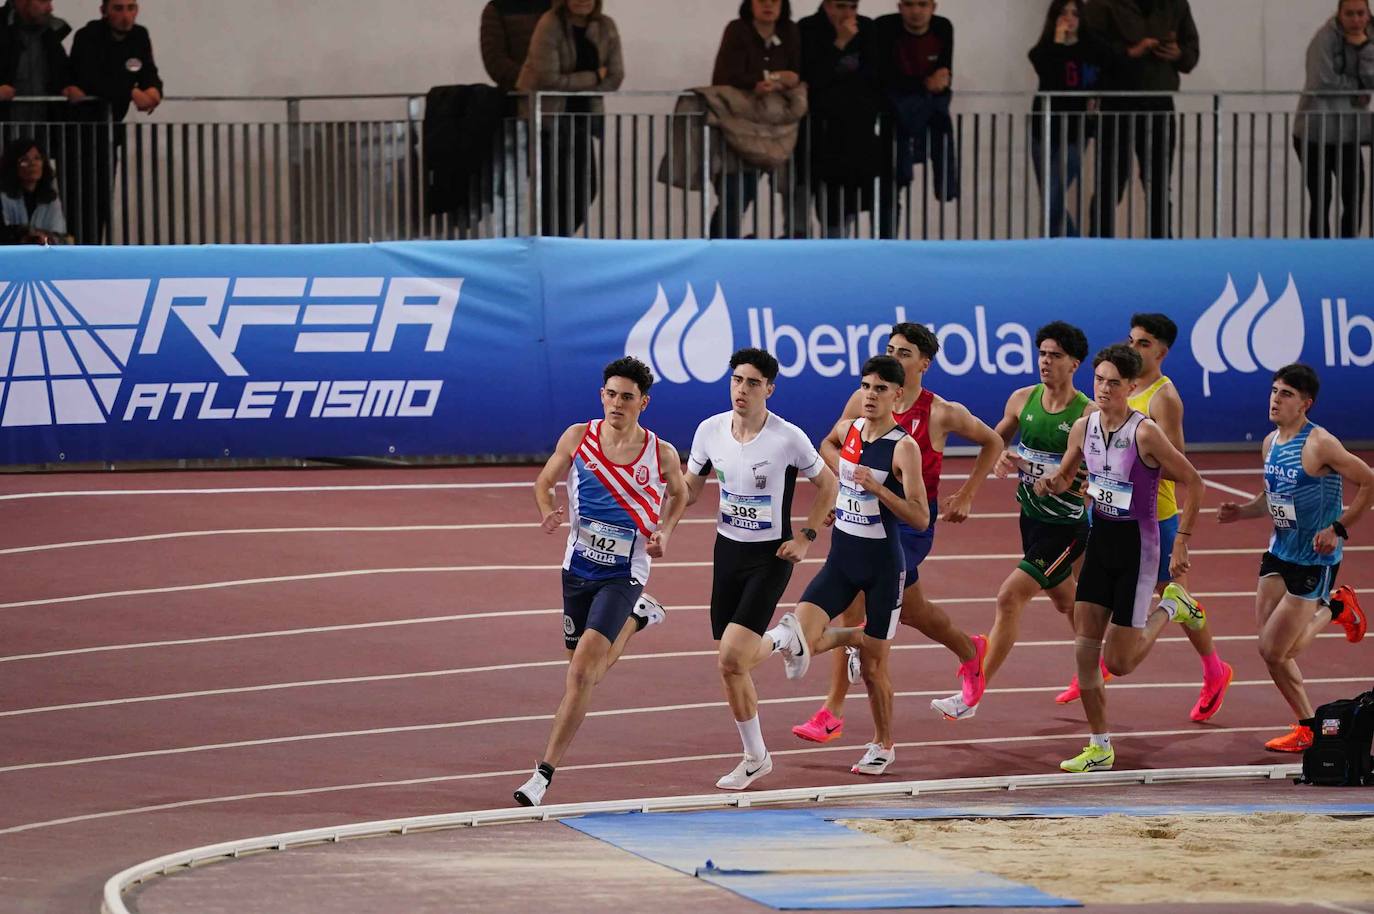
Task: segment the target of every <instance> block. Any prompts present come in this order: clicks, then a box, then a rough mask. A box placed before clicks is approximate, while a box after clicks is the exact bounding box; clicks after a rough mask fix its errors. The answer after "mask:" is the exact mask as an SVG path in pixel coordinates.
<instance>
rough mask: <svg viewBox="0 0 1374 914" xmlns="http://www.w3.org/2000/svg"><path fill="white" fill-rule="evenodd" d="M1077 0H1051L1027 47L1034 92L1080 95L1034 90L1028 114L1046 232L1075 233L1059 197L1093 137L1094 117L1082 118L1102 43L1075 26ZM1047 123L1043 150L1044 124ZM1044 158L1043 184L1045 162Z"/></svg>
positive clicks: (1079, 11) (1098, 71) (1097, 74)
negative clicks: (1046, 219) (1032, 42)
mask: <svg viewBox="0 0 1374 914" xmlns="http://www.w3.org/2000/svg"><path fill="white" fill-rule="evenodd" d="M1082 21H1083V0H1053V2H1052V3H1051V4H1050V8H1049V12H1047V13H1046V14H1045V27H1044V28H1043V29H1042V30H1041V32H1040V40H1039V41H1038V42H1037V43H1036V45H1035V47H1033V48H1031V50H1030V61H1031V64H1032V66H1034V67H1035V73H1036V76H1037V77H1039V87H1038V88H1039V91H1040V92H1056V93H1059V92H1074V93H1082V94H1081V95H1072V96H1064V95H1056V96H1053V97H1046V96H1043V95H1037V96H1036V97H1035V105H1034V108H1033V111H1034V115H1033V116H1032V118H1031V125H1030V138H1031V164H1032V165H1034V166H1035V177H1036V180H1038V181H1039V182H1040V188H1041V193H1042V194H1043V193H1048V194H1049V225H1048V226H1046V228H1047V232H1046V234H1048V235H1050V236H1052V237H1060V236H1064V235H1067V236H1069V237H1071V238H1077V237H1078V234H1079V232H1078V223H1077V221H1076V220H1075V219H1074V217H1073V215H1072V214H1071V213H1069V212H1068V210H1067V209H1066V207H1065V205H1064V200H1065V197H1066V196H1067V195H1068V193H1069V191H1070V190H1071V189H1072V188H1073V185H1074V184H1075V183H1077V182H1078V178H1079V176H1080V175H1081V174H1082V170H1083V152H1084V150H1085V149H1086V148H1087V144H1088V141H1089V140H1090V139H1091V138H1092V137H1093V135H1094V133H1095V132H1096V131H1095V128H1096V121H1094V120H1092V119H1090V118H1089V117H1088V114H1087V112H1088V111H1089V110H1090V106H1092V105H1094V103H1095V100H1094V99H1093V97H1092V95H1091V92H1092V90H1093V89H1095V88H1097V86H1098V84H1099V83H1100V82H1101V76H1102V67H1103V65H1104V63H1105V62H1106V60H1107V53H1108V52H1107V48H1106V47H1105V46H1104V45H1103V44H1102V43H1101V42H1100V41H1098V40H1097V38H1096V37H1095V36H1093V35H1092V34H1090V33H1088V32H1086V31H1084V30H1083V29H1082V28H1081V23H1082ZM1047 124H1048V127H1049V144H1048V149H1047V148H1046V143H1045V128H1046V125H1047ZM1047 157H1048V159H1049V163H1048V164H1049V182H1048V189H1046V181H1045V165H1046V158H1047Z"/></svg>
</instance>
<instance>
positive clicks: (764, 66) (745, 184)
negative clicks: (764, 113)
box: [711, 0, 805, 238]
mask: <svg viewBox="0 0 1374 914" xmlns="http://www.w3.org/2000/svg"><path fill="white" fill-rule="evenodd" d="M801 67H802V51H801V32H800V31H799V30H798V29H797V24H796V23H795V22H793V21H792V4H791V0H742V2H741V3H740V6H739V18H737V19H734V20H733V21H731V22H730V24H729V25H727V26H726V27H725V33H724V34H723V35H722V36H721V39H720V47H719V48H718V49H717V51H716V63H715V67H714V68H713V69H712V71H711V85H712V86H730V87H733V88H735V89H739V90H741V91H743V92H749V93H751V94H752V95H753V96H754V97H755V98H759V99H762V98H764V97H766V96H770V95H774V94H778V93H785V92H789V91H791V90H795V89H797V88H799V87H800V86H801V83H802V78H801ZM714 154H717V153H715V152H714V151H713V155H714ZM718 155H720V156H721V157H722V158H723V157H724V150H723V149H722V150H721V151H720V153H718ZM759 176H760V172H759V169H758V168H757V167H754V166H751V165H749V164H747V162H741V163H740V166H739V168H738V169H736V170H735V171H734V173H722V174H720V175H718V176H717V177H716V179H715V184H716V193H717V194H718V196H719V200H718V201H717V203H716V211H715V213H714V214H713V215H712V216H711V237H712V238H738V237H739V236H740V223H741V221H742V220H743V217H744V211H745V210H747V209H748V208H749V206H750V204H752V203H753V202H754V201H755V199H756V198H757V197H758V193H759ZM775 180H776V181H778V182H779V183H782V184H783V185H784V187H785V188H786V190H785V193H787V194H788V195H792V187H791V184H792V182H791V180H790V179H789V180H786V181H784V180H782V179H780V178H776V177H775ZM795 202H796V200H795V198H794V199H793V200H789V201H787V203H788V204H789V206H788V207H787V214H788V217H787V223H788V224H787V228H786V233H787V234H789V235H790V234H792V233H793V232H794V231H798V232H799V233H800V227H799V226H795V225H794V219H793V217H792V213H793V211H794V207H793V206H792V205H791V204H795ZM800 210H801V212H802V213H804V212H805V200H804V199H803V200H802V201H801V206H800ZM755 221H758V220H757V215H756V217H755Z"/></svg>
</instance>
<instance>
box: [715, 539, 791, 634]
mask: <svg viewBox="0 0 1374 914" xmlns="http://www.w3.org/2000/svg"><path fill="white" fill-rule="evenodd" d="M781 545H782V540H769V541H766V542H761V543H741V542H739V541H738V540H732V539H730V538H729V537H728V536H721V535H720V534H719V533H717V534H716V548H715V556H714V566H715V571H714V574H713V577H712V579H711V637H713V638H715V639H716V640H717V641H719V640H720V639H721V636H722V635H724V634H725V626H727V625H729V624H730V623H732V622H733V623H734V624H735V625H742V626H744V627H745V628H747V629H749V630H750V631H751V632H753V633H754V634H756V635H762V634H763V633H764V632H765V631H767V630H768V626H769V625H771V624H772V623H773V612H774V610H776V609H777V608H778V601H779V600H781V599H782V594H783V591H785V590H786V589H787V582H788V581H790V580H792V563H791V562H789V561H787V560H786V559H780V558H778V548H779V547H780V546H781Z"/></svg>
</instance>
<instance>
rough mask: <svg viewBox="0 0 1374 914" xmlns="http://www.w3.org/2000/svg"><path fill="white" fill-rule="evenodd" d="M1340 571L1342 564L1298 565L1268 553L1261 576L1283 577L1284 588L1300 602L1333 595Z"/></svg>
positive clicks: (1262, 566) (1261, 567) (1265, 556)
mask: <svg viewBox="0 0 1374 914" xmlns="http://www.w3.org/2000/svg"><path fill="white" fill-rule="evenodd" d="M1340 570H1341V563H1340V562H1337V563H1336V564H1334V565H1297V564H1294V563H1293V562H1286V561H1284V560H1283V559H1281V558H1279V557H1278V556H1277V555H1274V553H1272V552H1266V553H1265V554H1264V556H1263V557H1262V558H1260V570H1259V576H1260V577H1262V578H1267V577H1271V576H1273V575H1278V576H1279V577H1282V578H1283V586H1284V587H1285V588H1287V590H1288V592H1289V593H1290V594H1292V595H1293V596H1295V597H1297V598H1298V599H1299V600H1325V599H1326V598H1327V597H1329V596H1330V595H1331V588H1333V587H1335V586H1336V574H1337V573H1338V572H1339V571H1340Z"/></svg>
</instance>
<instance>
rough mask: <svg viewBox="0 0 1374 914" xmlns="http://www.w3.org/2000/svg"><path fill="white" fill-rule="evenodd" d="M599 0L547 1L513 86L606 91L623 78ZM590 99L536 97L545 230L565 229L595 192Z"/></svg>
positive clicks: (595, 132)
mask: <svg viewBox="0 0 1374 914" xmlns="http://www.w3.org/2000/svg"><path fill="white" fill-rule="evenodd" d="M601 3H602V0H553V7H552V8H551V9H550V10H549V11H548V12H547V13H545V14H544V15H543V16H542V17H541V18H540V19H539V24H538V25H537V26H536V27H535V29H534V35H533V37H532V38H531V39H530V50H529V55H528V56H527V57H526V58H525V65H524V66H523V67H522V68H521V70H520V78H519V79H518V80H517V82H516V87H517V88H519V89H520V90H521V91H525V92H533V91H538V90H546V91H555V92H614V91H615V90H616V89H619V88H620V84H621V83H622V82H624V80H625V58H624V56H623V55H622V53H621V49H620V32H619V31H617V30H616V27H615V20H613V19H611V17H610V16H607V15H606V14H605V13H603V12H602V11H601ZM605 110H606V106H605V102H604V101H603V100H602V99H601V98H598V97H585V96H572V97H569V96H549V97H545V98H544V99H542V101H541V106H540V112H541V115H542V123H541V125H540V129H541V134H542V135H541V144H542V150H543V154H542V160H541V161H542V164H543V177H542V188H543V213H542V214H541V220H542V224H543V233H544V234H545V235H573V234H576V232H577V231H578V230H579V229H580V228H581V227H582V224H583V223H584V222H586V219H587V208H588V207H589V206H590V205H591V201H592V199H593V198H594V197H595V196H596V189H597V188H596V155H595V153H594V151H593V149H592V138H593V137H597V138H599V137H600V136H601V133H602V118H601V114H602V113H603V112H604V111H605Z"/></svg>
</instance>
